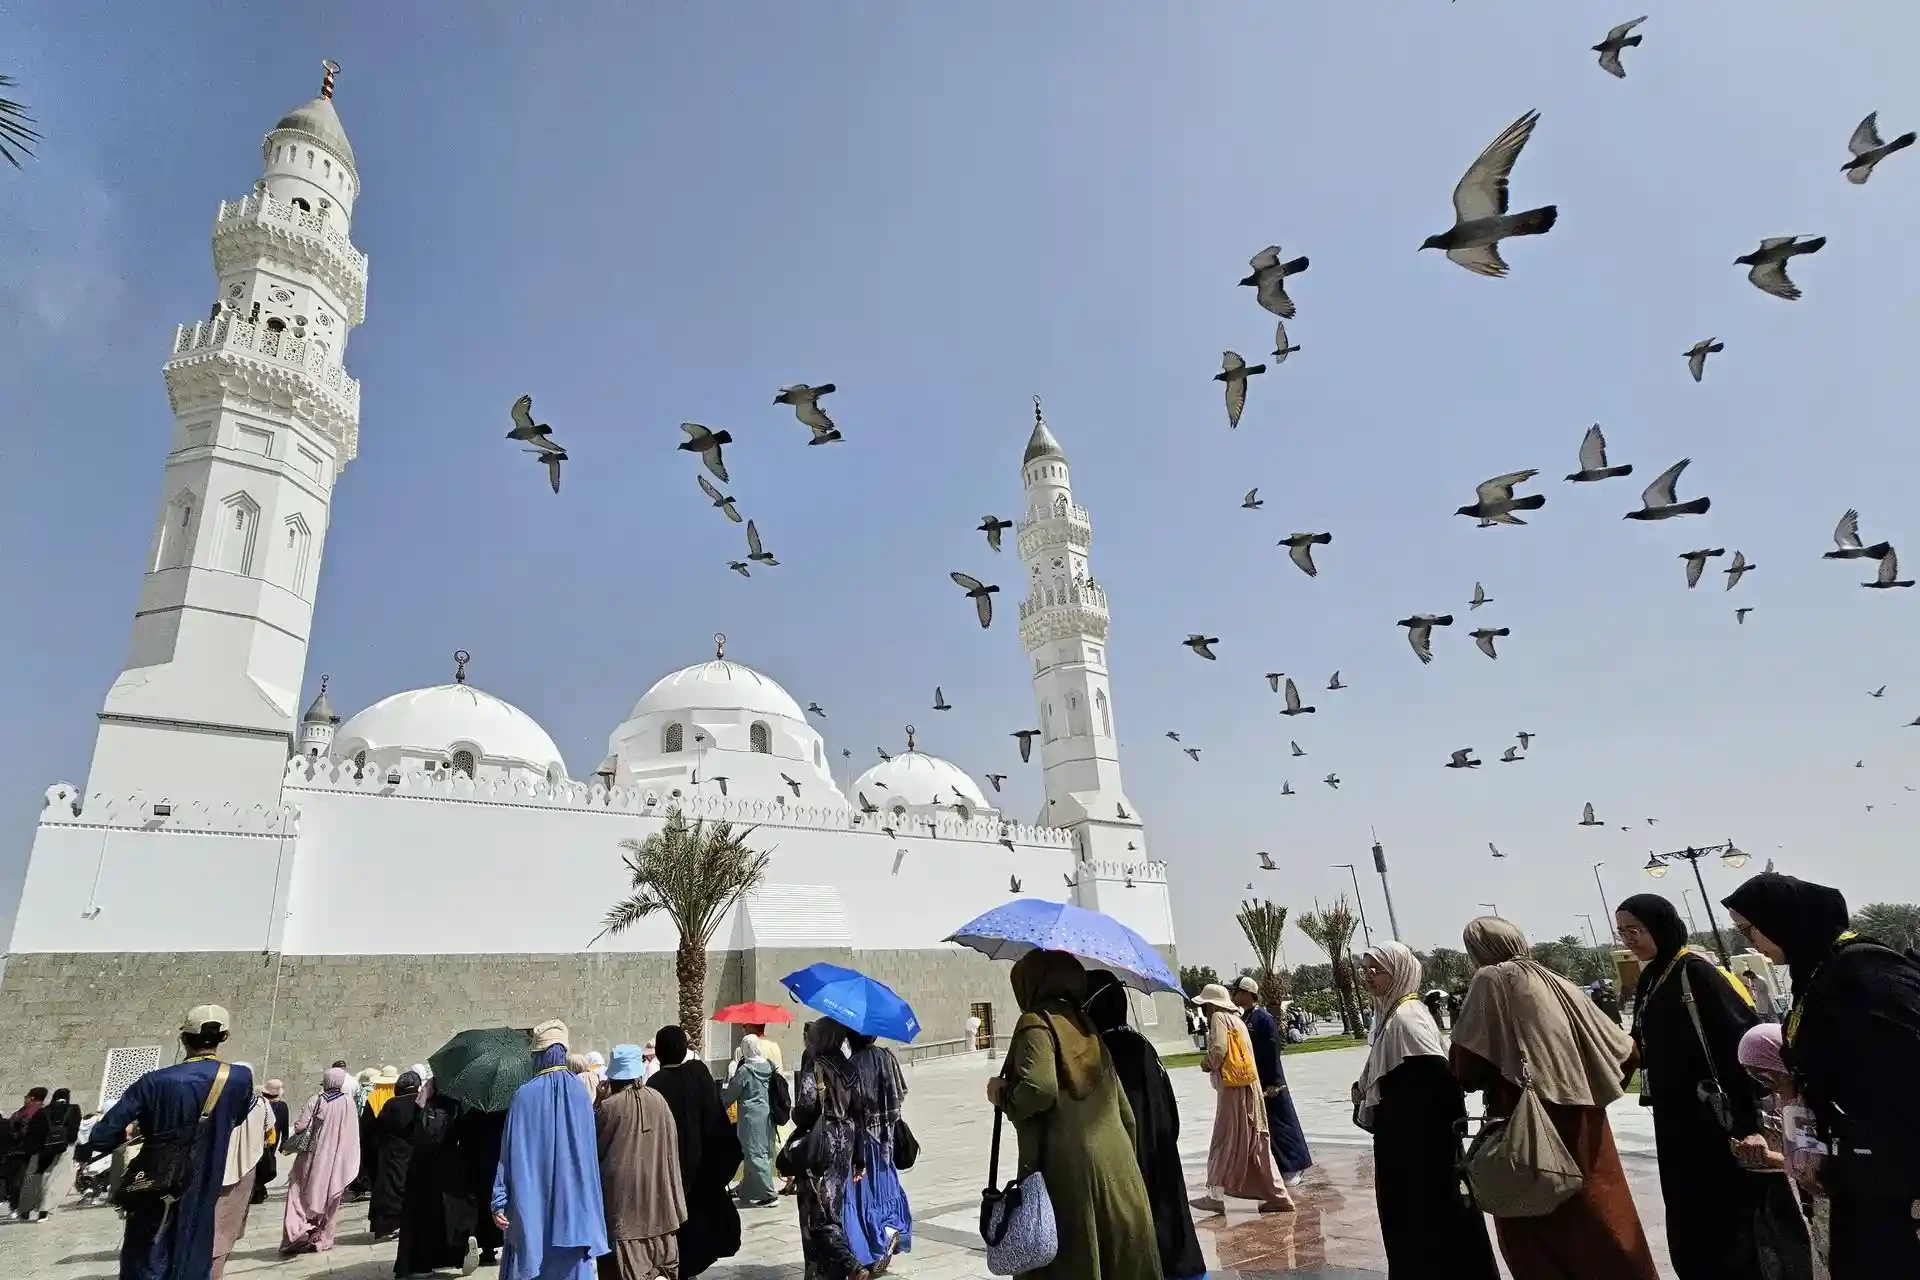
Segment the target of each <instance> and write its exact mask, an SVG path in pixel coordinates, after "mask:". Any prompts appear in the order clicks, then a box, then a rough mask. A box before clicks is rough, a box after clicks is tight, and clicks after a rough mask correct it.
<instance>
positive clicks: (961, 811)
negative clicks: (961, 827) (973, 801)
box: [953, 804, 973, 822]
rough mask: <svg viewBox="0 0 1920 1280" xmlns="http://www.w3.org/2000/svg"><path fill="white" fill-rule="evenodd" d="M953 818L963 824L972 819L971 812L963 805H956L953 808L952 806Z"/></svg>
mask: <svg viewBox="0 0 1920 1280" xmlns="http://www.w3.org/2000/svg"><path fill="white" fill-rule="evenodd" d="M953 816H954V817H956V818H958V819H960V821H962V822H965V821H967V820H968V819H969V818H971V817H973V810H971V809H969V808H967V806H965V805H963V804H956V805H955V806H953Z"/></svg>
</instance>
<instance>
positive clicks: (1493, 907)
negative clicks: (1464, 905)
mask: <svg viewBox="0 0 1920 1280" xmlns="http://www.w3.org/2000/svg"><path fill="white" fill-rule="evenodd" d="M1479 905H1481V906H1483V907H1485V908H1486V909H1487V911H1488V912H1489V913H1491V914H1493V915H1496V916H1497V915H1499V914H1500V904H1499V903H1497V902H1482V903H1480V904H1479Z"/></svg>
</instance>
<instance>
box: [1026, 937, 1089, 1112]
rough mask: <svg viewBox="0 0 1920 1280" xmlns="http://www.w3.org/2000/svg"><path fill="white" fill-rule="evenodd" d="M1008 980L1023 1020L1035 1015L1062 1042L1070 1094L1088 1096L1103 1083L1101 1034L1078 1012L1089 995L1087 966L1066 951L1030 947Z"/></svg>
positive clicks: (1063, 1074)
mask: <svg viewBox="0 0 1920 1280" xmlns="http://www.w3.org/2000/svg"><path fill="white" fill-rule="evenodd" d="M1008 981H1009V983H1010V984H1011V985H1012V987H1013V998H1014V1000H1015V1001H1017V1002H1018V1003H1019V1005H1020V1008H1021V1010H1022V1011H1023V1012H1022V1015H1021V1018H1020V1021H1021V1022H1026V1021H1027V1019H1028V1018H1033V1019H1035V1020H1037V1021H1038V1022H1040V1023H1044V1024H1045V1025H1046V1026H1048V1027H1050V1028H1051V1029H1052V1032H1053V1034H1052V1036H1050V1037H1049V1039H1051V1040H1054V1041H1057V1043H1058V1044H1059V1046H1060V1049H1059V1054H1060V1056H1059V1063H1058V1071H1059V1075H1060V1083H1061V1085H1062V1086H1064V1087H1065V1089H1066V1091H1067V1096H1068V1097H1071V1098H1073V1099H1075V1100H1076V1101H1078V1100H1080V1099H1083V1098H1086V1097H1088V1096H1089V1095H1090V1094H1092V1092H1093V1090H1094V1088H1095V1086H1096V1085H1098V1084H1099V1082H1100V1070H1101V1064H1102V1053H1101V1049H1100V1037H1099V1035H1098V1033H1096V1032H1095V1031H1094V1029H1093V1027H1092V1025H1091V1024H1090V1023H1089V1022H1088V1021H1087V1020H1086V1018H1085V1017H1084V1016H1083V1015H1082V1014H1081V1012H1080V1004H1081V1001H1083V1000H1085V999H1086V996H1087V971H1086V969H1084V968H1083V967H1082V966H1081V964H1080V962H1079V961H1078V960H1077V959H1075V958H1074V957H1073V956H1072V955H1070V954H1068V953H1067V952H1065V951H1029V952H1027V954H1026V955H1024V956H1021V957H1020V959H1019V960H1018V961H1016V962H1015V963H1014V966H1013V972H1012V973H1010V974H1009V975H1008ZM1018 1029H1019V1028H1018V1027H1017V1026H1016V1027H1015V1030H1018ZM1048 1047H1049V1048H1051V1047H1052V1045H1049V1046H1048Z"/></svg>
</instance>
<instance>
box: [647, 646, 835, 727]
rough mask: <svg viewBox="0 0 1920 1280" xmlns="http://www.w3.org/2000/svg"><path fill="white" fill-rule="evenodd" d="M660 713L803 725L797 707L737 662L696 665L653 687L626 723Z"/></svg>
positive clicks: (769, 682)
mask: <svg viewBox="0 0 1920 1280" xmlns="http://www.w3.org/2000/svg"><path fill="white" fill-rule="evenodd" d="M663 711H668V712H670V711H744V712H747V713H749V714H752V715H762V716H779V717H781V718H783V719H787V720H798V721H800V723H802V724H805V723H806V720H807V716H806V713H805V712H804V711H802V710H800V704H799V703H797V702H795V701H794V700H793V698H792V696H791V695H789V694H788V693H787V691H786V690H785V689H782V688H781V687H780V686H779V685H778V684H776V683H774V682H773V681H772V680H770V679H768V678H767V677H766V676H763V675H761V674H760V673H759V672H758V671H755V670H754V669H753V668H752V667H743V666H741V665H740V664H739V663H737V662H726V661H719V660H717V661H714V662H698V663H695V664H694V665H693V666H691V667H682V668H680V670H678V671H676V672H674V673H673V674H672V675H670V676H666V677H664V678H662V679H660V680H658V681H656V682H655V683H654V686H653V688H651V689H649V690H647V691H646V692H645V693H644V694H642V695H640V701H638V702H636V703H634V704H633V714H632V715H630V716H628V717H627V718H628V719H629V720H637V719H639V718H640V717H642V716H648V715H655V714H657V713H659V712H663Z"/></svg>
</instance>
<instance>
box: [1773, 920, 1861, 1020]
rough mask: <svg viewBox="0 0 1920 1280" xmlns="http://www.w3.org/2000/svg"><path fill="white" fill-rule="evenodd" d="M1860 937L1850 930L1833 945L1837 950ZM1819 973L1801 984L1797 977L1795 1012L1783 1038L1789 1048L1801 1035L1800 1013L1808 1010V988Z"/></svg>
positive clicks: (1791, 1015) (1816, 971) (1810, 975)
mask: <svg viewBox="0 0 1920 1280" xmlns="http://www.w3.org/2000/svg"><path fill="white" fill-rule="evenodd" d="M1859 936H1860V935H1859V934H1857V933H1855V932H1854V931H1853V930H1851V929H1848V930H1847V931H1846V932H1845V933H1842V934H1841V935H1840V936H1839V937H1837V938H1835V939H1834V940H1833V945H1834V947H1835V948H1836V949H1838V947H1839V946H1840V944H1841V943H1843V942H1849V941H1851V940H1853V939H1854V938H1857V937H1859ZM1827 955H1828V957H1829V958H1831V957H1832V955H1833V952H1831V951H1829V952H1828V953H1827ZM1820 965H1821V968H1824V967H1825V966H1826V961H1825V960H1822V961H1821V962H1820ZM1819 972H1820V969H1815V970H1814V971H1813V973H1810V974H1808V975H1807V980H1806V982H1804V983H1803V982H1801V981H1800V980H1799V978H1798V977H1797V976H1796V977H1795V979H1794V983H1793V986H1794V991H1795V998H1794V1001H1793V1012H1791V1013H1789V1014H1788V1015H1787V1026H1786V1030H1785V1031H1784V1032H1783V1033H1782V1035H1783V1037H1784V1038H1785V1040H1786V1042H1787V1047H1788V1048H1792V1047H1793V1038H1794V1037H1795V1036H1796V1035H1798V1034H1799V1033H1800V1013H1801V1011H1802V1010H1803V1009H1805V1008H1806V1001H1807V988H1808V987H1809V986H1812V985H1813V974H1814V973H1819Z"/></svg>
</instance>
